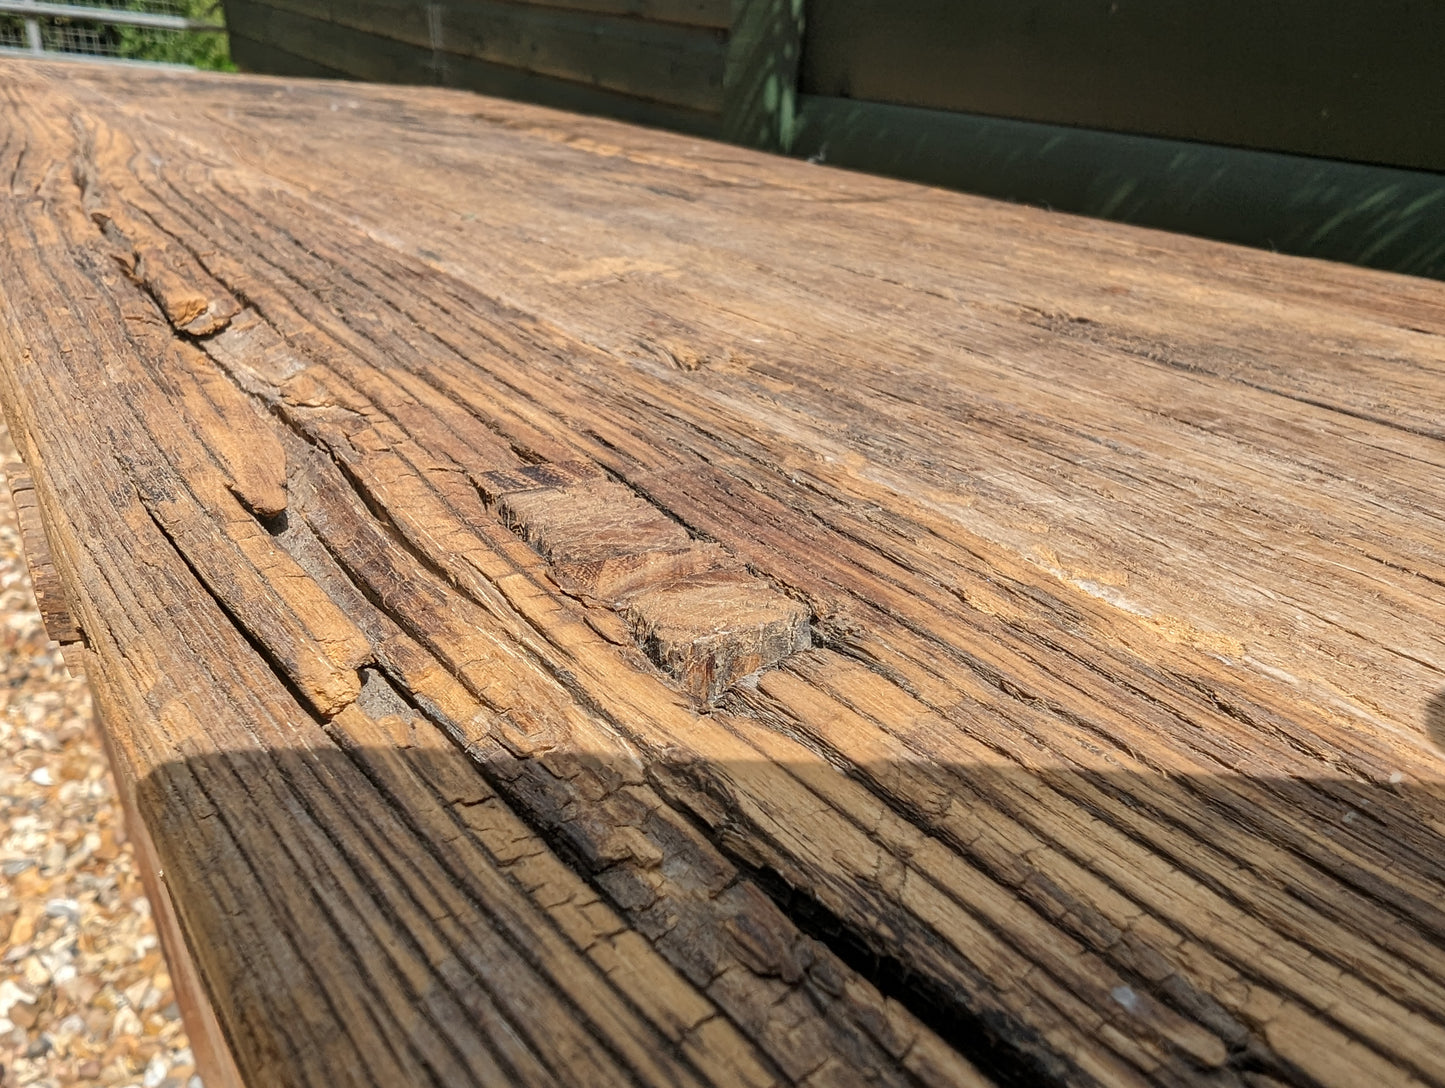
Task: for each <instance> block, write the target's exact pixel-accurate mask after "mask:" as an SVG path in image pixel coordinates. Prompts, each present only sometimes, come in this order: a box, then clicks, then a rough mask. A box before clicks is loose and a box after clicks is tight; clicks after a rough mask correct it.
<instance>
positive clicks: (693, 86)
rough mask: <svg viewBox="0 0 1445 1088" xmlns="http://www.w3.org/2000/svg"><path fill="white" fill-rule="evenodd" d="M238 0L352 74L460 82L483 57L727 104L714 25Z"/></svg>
mask: <svg viewBox="0 0 1445 1088" xmlns="http://www.w3.org/2000/svg"><path fill="white" fill-rule="evenodd" d="M233 6H235V7H236V8H237V13H236V18H237V19H239V20H240V23H241V26H242V29H243V30H244V29H245V28H247V27H250V26H254V25H264V27H265V29H266V33H267V36H268V40H271V41H273V42H274V43H275V44H276V45H278V46H281V47H282V48H286V47H287V46H288V44H289V45H290V48H292V49H299V50H300V51H302V52H303V53H304V54H305V55H306V56H310V57H316V58H318V59H319V60H321V61H322V62H323V63H325V64H327V65H328V66H330V67H339V68H342V69H343V70H346V71H349V72H351V73H353V74H355V75H364V76H372V77H376V76H386V77H387V78H389V79H392V80H393V81H396V80H401V81H404V82H412V83H418V82H425V83H442V84H455V83H458V82H462V81H465V79H466V73H467V72H468V71H469V70H470V66H469V65H467V64H466V60H478V61H485V62H489V63H490V64H493V65H497V66H500V67H503V68H510V69H515V70H517V71H518V72H519V73H524V72H525V73H532V74H534V75H540V76H552V77H555V78H557V79H563V80H568V81H570V82H573V83H577V84H581V85H584V86H592V87H597V88H601V89H604V90H608V91H614V92H618V93H621V94H624V95H629V96H631V97H633V98H636V99H639V100H643V101H655V102H662V103H666V104H669V105H672V106H680V107H684V108H686V109H691V110H698V111H701V112H711V113H717V112H718V111H719V110H720V109H721V105H722V74H723V52H724V50H723V42H724V37H725V35H724V34H723V32H722V31H720V30H717V29H714V28H711V27H688V26H678V25H673V24H668V23H652V22H648V21H644V20H639V19H635V18H628V17H622V16H609V15H605V14H601V15H594V14H591V13H588V12H581V11H569V10H566V9H563V8H551V7H540V6H532V5H528V4H514V3H505V2H486V3H470V4H466V5H461V6H453V5H442V4H421V3H413V4H396V3H387V2H385V0H362V2H354V3H344V4H332V3H329V2H325V0H259V2H256V3H252V2H251V0H244V2H242V3H235V0H233ZM342 28H344V29H342ZM347 31H351V32H354V33H352V34H350V35H348V34H347V33H346V32H347ZM362 46H364V47H365V48H360V47H362Z"/></svg>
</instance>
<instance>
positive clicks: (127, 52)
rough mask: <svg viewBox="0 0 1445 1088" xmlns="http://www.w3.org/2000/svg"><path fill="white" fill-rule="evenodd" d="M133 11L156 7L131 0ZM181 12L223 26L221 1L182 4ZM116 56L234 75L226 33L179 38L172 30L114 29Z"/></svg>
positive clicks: (196, 0) (186, 0)
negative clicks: (183, 65)
mask: <svg viewBox="0 0 1445 1088" xmlns="http://www.w3.org/2000/svg"><path fill="white" fill-rule="evenodd" d="M125 6H126V7H127V8H129V9H130V10H132V11H154V10H156V9H155V6H154V5H153V4H147V3H145V2H144V0H128V2H127V3H126V5H125ZM178 6H179V7H180V9H181V10H180V11H179V12H177V13H176V14H179V15H184V16H186V17H187V18H190V19H202V20H204V21H206V22H213V23H219V22H221V19H222V16H221V5H220V0H179V4H178ZM114 31H115V35H116V39H117V41H116V52H117V53H118V54H119V55H120V56H122V57H129V58H131V59H133V60H160V61H168V62H170V63H171V64H189V65H192V66H194V67H196V68H209V69H211V70H213V71H217V72H234V71H235V70H236V66H235V65H234V64H233V63H231V46H230V42H229V41H228V40H227V38H226V35H225V34H224V33H216V32H211V31H207V32H204V33H184V34H180V33H177V32H175V31H173V30H150V29H148V28H146V27H138V26H124V27H120V26H118V27H115V28H114Z"/></svg>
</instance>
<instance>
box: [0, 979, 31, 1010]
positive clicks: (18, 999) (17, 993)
mask: <svg viewBox="0 0 1445 1088" xmlns="http://www.w3.org/2000/svg"><path fill="white" fill-rule="evenodd" d="M33 1004H35V998H34V997H33V996H32V995H30V994H28V993H26V992H25V991H24V990H22V989H21V988H20V987H19V986H17V985H15V983H13V982H12V981H10V980H9V979H8V978H7V979H6V980H5V981H4V982H0V1016H6V1017H8V1016H9V1015H10V1010H11V1009H13V1008H14V1007H15V1006H16V1005H33Z"/></svg>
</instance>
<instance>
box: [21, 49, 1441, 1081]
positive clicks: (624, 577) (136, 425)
mask: <svg viewBox="0 0 1445 1088" xmlns="http://www.w3.org/2000/svg"><path fill="white" fill-rule="evenodd" d="M0 178H8V179H9V182H8V185H9V188H8V191H7V193H6V194H5V195H4V196H3V198H0V236H3V238H4V239H5V242H6V247H7V248H6V250H5V252H4V254H3V255H0V261H3V267H0V272H3V275H0V305H3V317H0V400H3V403H4V406H5V411H6V415H7V418H8V419H9V422H10V425H11V428H12V430H13V432H14V434H15V437H16V441H17V445H18V447H19V448H20V450H21V453H22V455H23V456H24V458H25V460H26V462H27V464H28V466H29V469H30V472H31V473H32V475H33V477H34V488H33V491H32V492H30V493H31V494H32V495H33V497H34V504H35V508H36V509H37V510H38V511H39V513H40V515H41V518H42V520H43V523H44V531H45V533H46V535H47V536H48V541H49V543H48V547H49V550H50V552H51V562H52V563H53V566H54V569H55V571H56V572H57V574H58V583H59V586H60V587H61V588H60V589H59V593H60V598H57V600H58V599H61V598H63V600H64V602H65V608H66V610H67V611H68V612H69V614H70V615H72V616H73V617H74V622H75V624H76V625H77V626H76V628H75V631H76V633H77V634H78V633H79V632H81V631H83V633H84V638H85V641H86V646H87V649H86V651H85V657H86V662H87V672H88V674H89V676H90V678H91V682H92V684H93V686H94V688H95V692H96V697H97V701H98V706H99V708H100V709H101V711H102V714H103V717H104V720H105V722H106V726H107V729H108V733H109V738H110V742H111V745H112V748H113V750H114V758H115V761H116V763H117V770H118V772H119V776H120V778H121V780H122V783H123V789H125V790H126V791H128V800H129V802H130V803H132V804H133V805H134V807H135V809H136V811H138V812H139V814H140V816H141V818H142V819H143V820H144V821H145V823H146V824H147V826H148V827H149V829H150V831H151V836H152V838H153V840H154V847H155V851H156V855H157V858H158V864H159V865H160V867H161V868H162V870H163V872H164V880H165V884H166V887H167V890H168V893H169V898H170V900H171V901H172V902H173V903H174V905H175V909H176V915H177V919H178V925H179V930H180V932H181V933H183V934H184V936H185V938H186V940H187V943H188V944H189V946H190V949H191V953H192V957H193V959H194V961H195V969H196V971H197V972H198V974H199V976H200V978H201V979H202V980H203V981H204V983H205V985H206V986H207V988H208V989H209V992H210V995H211V998H212V1002H213V1005H214V1011H215V1014H216V1023H217V1024H218V1025H219V1028H220V1031H221V1032H222V1033H223V1034H224V1036H225V1039H226V1040H227V1042H228V1043H229V1045H230V1048H231V1050H232V1052H233V1054H234V1056H235V1059H236V1062H237V1065H238V1067H239V1070H240V1073H241V1075H242V1076H243V1078H244V1079H245V1081H246V1082H247V1083H249V1084H253V1085H297V1086H304V1085H323V1084H324V1085H337V1084H346V1085H350V1084H357V1085H375V1086H391V1085H402V1084H423V1085H448V1086H451V1085H466V1084H518V1085H527V1084H555V1083H564V1084H579V1085H607V1084H614V1083H616V1084H653V1085H658V1086H664V1085H690V1084H698V1085H702V1084H715V1085H719V1086H731V1085H737V1084H758V1085H764V1084H808V1085H820V1086H821V1085H824V1084H838V1085H844V1084H862V1083H869V1084H912V1085H918V1084H939V1085H945V1084H947V1085H955V1084H961V1085H985V1084H999V1085H1110V1086H1112V1085H1148V1084H1157V1085H1184V1084H1208V1085H1239V1086H1245V1085H1248V1086H1250V1088H1255V1086H1263V1085H1298V1086H1302V1088H1303V1086H1311V1088H1313V1086H1318V1085H1340V1086H1355V1085H1364V1084H1369V1085H1406V1084H1431V1085H1445V907H1442V902H1441V897H1440V889H1441V887H1442V881H1445V838H1442V836H1445V817H1442V811H1445V810H1442V808H1441V802H1442V800H1445V788H1442V785H1445V773H1442V772H1445V761H1442V757H1441V754H1440V750H1439V744H1440V742H1441V738H1442V736H1445V694H1442V692H1445V544H1442V541H1445V513H1442V509H1441V506H1440V502H1439V493H1440V491H1439V480H1440V477H1441V471H1442V468H1445V442H1442V438H1445V431H1442V425H1441V422H1440V421H1441V420H1442V419H1445V347H1442V345H1445V287H1442V286H1441V285H1439V284H1435V283H1429V282H1424V281H1413V280H1409V279H1405V278H1401V277H1390V276H1386V275H1381V274H1375V273H1368V272H1363V271H1360V270H1356V269H1348V268H1337V267H1333V266H1328V265H1323V264H1317V263H1311V262H1305V261H1298V260H1289V259H1284V258H1279V257H1276V256H1273V255H1269V254H1262V253H1253V252H1248V251H1243V250H1237V249H1231V248H1228V247H1224V246H1219V245H1214V244H1208V243H1203V242H1197V241H1192V240H1188V239H1182V238H1172V237H1167V236H1163V235H1158V234H1150V233H1146V232H1141V231H1135V230H1130V229H1127V228H1123V227H1118V226H1110V225H1105V224H1099V223H1090V222H1086V221H1082V220H1076V219H1071V218H1067V217H1062V216H1054V215H1050V214H1047V213H1044V212H1039V211H1031V210H1027V209H1021V208H1015V207H1009V206H1004V205H997V204H991V203H988V202H985V201H980V200H975V199H971V198H967V197H964V196H959V195H953V194H946V193H941V192H936V191H930V190H926V189H922V188H918V187H913V186H908V185H904V184H901V183H896V182H891V181H883V180H874V179H869V178H864V177H861V176H855V175H849V174H845V173H841V172H836V171H831V170H827V169H821V168H816V167H812V166H809V165H807V164H803V163H796V162H790V161H785V160H777V159H769V158H765V157H762V156H759V155H755V154H751V153H748V152H744V151H740V150H735V149H731V148H727V147H723V146H721V145H715V144H709V143H704V142H700V141H694V140H689V139H686V138H683V137H679V136H675V135H667V134H662V133H655V132H648V131H645V130H640V129H633V128H629V127H627V126H624V125H620V124H615V123H609V122H602V121H593V120H586V119H581V118H576V117H571V116H567V115H564V114H557V113H551V112H548V111H545V110H540V109H535V108H530V107H526V106H521V105H514V104H509V103H504V102H499V101H494V100H488V99H483V98H477V97H474V96H468V95H464V94H457V93H448V92H440V91H434V90H401V89H397V88H379V87H365V86H357V85H346V84H321V83H306V82H293V83H286V82H282V81H277V80H264V79H250V78H218V77H209V76H199V75H196V76H171V75H164V76H160V75H152V74H145V75H140V74H133V73H132V72H130V71H127V72H125V73H124V74H114V73H91V72H84V73H82V72H78V71H76V70H71V69H65V70H63V71H62V70H60V69H53V68H47V67H45V66H40V65H20V64H10V65H7V66H4V67H3V68H0ZM57 637H59V635H57ZM1432 731H1433V732H1432ZM193 1030H194V1029H193Z"/></svg>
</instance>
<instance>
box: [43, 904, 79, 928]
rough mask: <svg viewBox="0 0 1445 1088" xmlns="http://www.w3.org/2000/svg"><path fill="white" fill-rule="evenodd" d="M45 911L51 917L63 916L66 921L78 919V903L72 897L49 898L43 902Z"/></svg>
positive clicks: (76, 920)
mask: <svg viewBox="0 0 1445 1088" xmlns="http://www.w3.org/2000/svg"><path fill="white" fill-rule="evenodd" d="M45 913H46V914H48V915H49V916H50V917H52V918H64V919H65V920H66V921H68V922H78V921H80V904H79V903H77V902H76V901H75V900H74V899H51V900H49V901H48V902H47V903H46V904H45Z"/></svg>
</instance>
